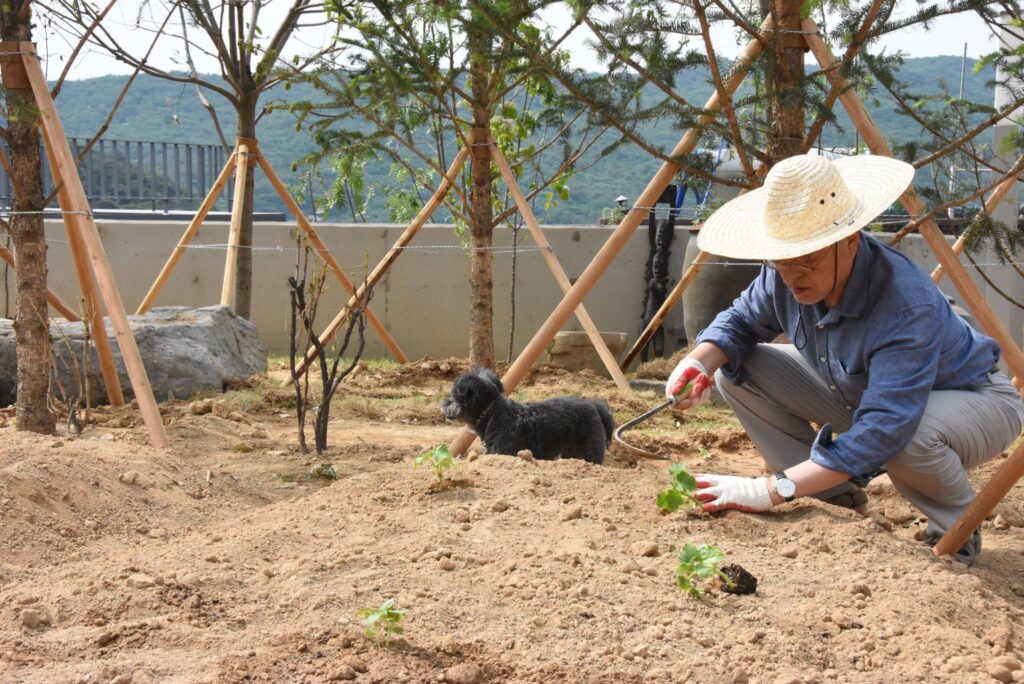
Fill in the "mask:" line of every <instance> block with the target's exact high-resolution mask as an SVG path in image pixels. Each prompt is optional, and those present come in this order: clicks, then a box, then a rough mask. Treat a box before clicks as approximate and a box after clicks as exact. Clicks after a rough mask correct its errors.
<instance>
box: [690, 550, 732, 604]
mask: <svg viewBox="0 0 1024 684" xmlns="http://www.w3.org/2000/svg"><path fill="white" fill-rule="evenodd" d="M724 560H725V554H724V553H722V551H721V549H719V548H718V547H717V546H712V545H711V544H694V543H693V542H686V545H685V546H684V547H683V550H682V551H680V552H679V565H678V566H677V567H676V584H678V585H679V588H680V589H682V590H683V591H687V592H689V593H690V595H691V596H694V597H700V596H702V595H703V594H704V591H705V590H706V588H707V587H708V586H714V585H715V584H716V583H721V582H724V583H726V584H728V585H729V586H730V587H731V586H734V583H733V581H732V580H731V579H729V577H728V576H727V575H726V574H725V573H723V572H722V571H721V570H720V569H719V568H720V567H721V565H722V562H723V561H724Z"/></svg>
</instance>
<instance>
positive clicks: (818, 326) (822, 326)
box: [815, 323, 825, 330]
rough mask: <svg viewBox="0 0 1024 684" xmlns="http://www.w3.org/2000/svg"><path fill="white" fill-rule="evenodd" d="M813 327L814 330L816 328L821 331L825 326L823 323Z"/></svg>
mask: <svg viewBox="0 0 1024 684" xmlns="http://www.w3.org/2000/svg"><path fill="white" fill-rule="evenodd" d="M815 327H816V328H817V329H818V330H821V329H822V328H824V327H825V324H824V323H819V324H818V325H816V326H815Z"/></svg>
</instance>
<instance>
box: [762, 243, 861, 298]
mask: <svg viewBox="0 0 1024 684" xmlns="http://www.w3.org/2000/svg"><path fill="white" fill-rule="evenodd" d="M845 242H846V241H845V240H844V241H842V242H840V243H837V244H832V245H829V246H828V247H825V248H824V249H819V250H818V251H816V252H811V253H810V254H805V255H804V256H801V257H796V258H794V259H784V260H781V261H771V262H768V266H769V267H770V268H774V269H775V270H776V271H778V272H779V275H780V276H782V282H784V283H785V284H786V287H787V288H789V291H790V292H792V293H793V297H794V298H795V299H796V301H798V302H800V303H801V304H803V305H804V306H809V305H812V304H817V303H818V302H820V301H821V300H823V299H825V297H826V296H828V295H829V294H830V293H831V292H832V291H833V289H834V288H835V286H836V263H837V257H839V256H840V255H839V252H840V251H843V250H842V248H843V246H844V244H845Z"/></svg>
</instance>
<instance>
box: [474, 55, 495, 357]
mask: <svg viewBox="0 0 1024 684" xmlns="http://www.w3.org/2000/svg"><path fill="white" fill-rule="evenodd" d="M486 41H487V38H486V37H484V36H470V39H469V49H470V54H471V55H472V57H471V67H470V78H471V79H472V97H473V127H474V128H476V129H489V128H490V119H491V103H490V100H489V96H488V89H489V79H488V77H487V42H486ZM485 150H486V148H479V147H477V148H474V150H473V151H474V154H473V155H471V157H470V160H471V162H470V163H471V171H470V178H471V187H470V192H469V204H470V207H469V212H468V213H469V232H470V244H471V245H472V247H473V255H472V257H471V259H472V262H471V265H470V269H469V287H470V297H469V302H470V303H469V360H470V363H472V364H473V365H475V366H481V367H485V368H493V367H494V271H493V268H492V254H491V245H492V244H493V238H494V216H493V208H492V207H491V158H490V155H489V154H486V155H485V154H483V153H479V154H478V152H482V151H485Z"/></svg>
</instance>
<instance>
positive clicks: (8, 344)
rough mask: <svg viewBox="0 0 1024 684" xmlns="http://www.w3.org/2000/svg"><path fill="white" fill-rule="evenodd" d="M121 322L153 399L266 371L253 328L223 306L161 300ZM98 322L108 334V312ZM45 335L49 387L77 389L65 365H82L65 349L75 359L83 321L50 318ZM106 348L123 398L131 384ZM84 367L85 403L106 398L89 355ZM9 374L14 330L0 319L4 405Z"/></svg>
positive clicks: (10, 389) (9, 399)
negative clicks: (53, 377)
mask: <svg viewBox="0 0 1024 684" xmlns="http://www.w3.org/2000/svg"><path fill="white" fill-rule="evenodd" d="M128 321H129V325H130V327H131V331H132V335H133V336H134V337H135V342H136V344H137V345H138V348H139V354H140V355H141V356H142V361H143V363H144V364H145V366H146V374H147V376H148V377H149V383H150V385H151V386H152V388H153V395H154V396H155V397H156V399H157V401H166V400H168V399H186V398H188V397H190V396H192V395H193V394H195V393H196V392H201V391H210V390H213V391H217V392H222V391H224V388H225V387H226V386H227V384H228V383H229V382H231V381H233V380H241V379H245V378H248V377H249V376H251V375H255V374H257V373H264V372H266V370H267V352H266V349H265V348H264V346H263V342H262V341H261V340H260V338H259V334H258V332H257V330H256V326H254V325H253V324H252V323H250V322H249V321H247V320H245V319H244V318H240V317H238V316H236V315H235V314H234V313H233V312H232V311H231V309H230V308H229V307H226V306H219V305H218V306H207V307H202V308H199V309H194V308H190V307H184V306H163V307H156V308H154V309H152V310H151V311H149V312H148V313H146V314H144V315H141V316H128ZM106 326H107V335H108V336H109V337H110V338H111V339H114V331H113V328H112V327H111V326H110V321H109V318H108V319H106ZM51 336H52V338H53V346H52V350H53V355H54V357H55V358H54V364H53V367H54V369H55V372H57V373H59V374H60V376H61V377H60V382H57V383H54V390H55V391H57V392H59V389H58V388H60V387H67V388H72V391H77V387H78V386H79V383H78V382H77V381H76V379H75V377H74V375H73V371H74V369H75V368H78V367H80V366H81V365H82V364H81V361H79V362H78V363H73V362H72V361H71V358H70V355H71V353H74V355H75V356H76V357H77V358H78V359H79V360H81V359H82V358H84V354H83V346H84V337H85V333H84V325H83V323H82V322H81V321H79V322H69V321H64V320H57V319H55V320H54V321H53V322H52V323H51ZM69 347H70V349H69ZM111 351H112V352H113V355H114V365H115V367H116V369H117V375H118V378H119V379H120V381H121V387H122V388H123V389H124V391H125V394H126V395H127V396H128V398H131V396H132V386H131V382H130V381H129V379H128V372H127V371H126V370H125V367H124V360H123V359H122V358H121V352H120V350H119V348H118V345H116V344H112V345H111ZM88 373H89V383H88V387H89V391H90V393H91V395H92V396H91V398H90V400H91V403H92V405H96V404H103V403H106V402H107V401H108V399H107V396H106V388H105V384H104V382H103V377H102V375H101V373H100V367H99V363H98V361H97V360H96V354H95V353H93V354H92V356H91V363H90V364H89V369H88ZM16 375H17V360H16V357H15V345H14V328H13V325H12V322H11V320H9V319H2V320H0V406H10V405H11V404H13V403H14V402H15V400H16V399H17V378H16ZM58 398H61V399H62V397H58Z"/></svg>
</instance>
